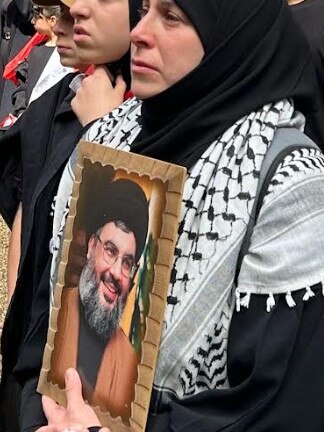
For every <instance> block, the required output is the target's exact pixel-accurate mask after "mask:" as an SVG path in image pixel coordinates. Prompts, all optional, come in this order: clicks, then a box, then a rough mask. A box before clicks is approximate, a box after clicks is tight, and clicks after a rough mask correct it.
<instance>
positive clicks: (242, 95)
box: [132, 0, 314, 168]
mask: <svg viewBox="0 0 324 432" xmlns="http://www.w3.org/2000/svg"><path fill="white" fill-rule="evenodd" d="M175 3H176V4H177V5H178V6H179V7H180V8H181V9H182V10H183V11H184V12H185V13H186V14H187V16H188V17H189V18H190V19H191V21H192V23H193V25H194V26H195V28H196V30H197V33H198V35H199V36H200V39H201V41H202V44H203V46H204V49H205V56H204V59H203V60H202V62H201V63H200V65H199V66H198V67H197V68H195V69H194V70H193V71H192V72H190V73H189V74H188V75H187V76H185V77H184V78H183V79H181V80H180V81H179V82H178V83H176V84H175V85H173V86H172V87H170V88H169V89H167V90H165V91H163V92H162V93H160V94H158V95H157V96H154V97H151V98H149V99H146V100H144V101H143V107H142V120H141V121H142V132H141V134H140V136H139V137H138V139H137V140H136V142H135V143H134V144H133V146H132V151H134V152H137V153H141V154H145V155H148V156H152V157H155V158H158V159H162V160H165V161H169V162H173V163H178V164H180V165H184V166H186V167H187V168H190V167H191V166H192V165H193V164H194V163H195V162H196V161H197V160H198V159H199V157H200V156H201V155H202V154H203V152H204V151H205V150H206V149H207V148H208V146H209V145H210V144H211V143H212V142H213V141H214V140H215V139H216V138H217V137H218V136H220V135H221V134H222V133H223V132H225V131H226V130H227V129H228V128H229V127H230V126H231V125H232V124H233V123H234V122H235V121H237V120H238V119H239V118H241V117H242V116H244V115H247V114H249V113H250V112H252V111H254V110H257V109H258V108H260V107H262V106H263V105H264V104H266V103H270V102H276V101H278V100H280V99H282V98H286V97H293V98H294V101H295V104H296V107H297V109H300V110H301V111H302V112H303V113H304V114H307V113H308V112H310V111H311V110H312V109H313V99H312V97H313V96H312V95H313V89H312V82H313V81H312V77H313V73H314V71H313V68H312V65H311V62H310V52H309V47H308V44H307V42H306V39H305V37H304V35H303V34H302V32H301V31H300V30H299V28H298V27H297V26H296V24H295V22H294V20H293V18H292V16H291V11H290V10H289V7H288V6H287V4H286V1H283V0H244V1H242V0H204V1H203V2H202V1H201V0H175ZM184 51H185V49H184Z"/></svg>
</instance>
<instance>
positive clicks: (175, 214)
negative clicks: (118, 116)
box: [37, 141, 186, 432]
mask: <svg viewBox="0 0 324 432" xmlns="http://www.w3.org/2000/svg"><path fill="white" fill-rule="evenodd" d="M84 158H87V159H90V160H91V162H92V163H94V162H100V163H101V164H102V166H105V165H112V166H113V167H114V168H115V170H118V169H123V170H125V171H126V172H127V173H128V174H131V173H135V174H137V175H139V176H143V175H147V176H148V177H149V178H150V179H151V180H155V179H158V180H162V182H164V183H165V182H168V188H167V192H166V196H165V198H166V205H165V209H164V211H163V214H162V229H161V235H160V237H159V239H158V252H157V258H156V263H155V265H154V281H153V286H152V291H151V293H150V309H149V314H148V316H147V318H146V325H147V327H146V332H145V337H144V339H143V341H142V358H141V362H140V363H139V365H138V378H137V382H136V384H135V398H134V401H133V402H132V408H131V417H130V427H129V426H127V425H125V424H124V423H123V422H122V420H121V418H120V417H118V418H113V417H111V416H110V415H109V413H107V412H102V411H101V410H100V409H99V408H98V407H94V409H95V411H96V413H97V415H98V417H99V419H100V421H101V423H102V425H103V426H107V427H109V428H110V429H111V432H124V431H125V432H126V431H130V430H132V431H134V432H143V431H145V426H146V422H147V416H148V410H149V404H150V398H151V391H152V386H153V378H154V372H155V367H156V362H157V357H158V349H159V343H160V338H161V332H162V325H163V317H164V309H165V304H166V297H167V290H168V285H169V280H170V274H171V269H172V264H173V254H174V248H175V242H176V239H177V231H178V220H179V214H180V208H181V198H182V192H183V187H184V182H185V179H186V169H185V168H184V167H180V166H177V165H173V164H169V163H166V162H162V161H159V160H156V159H152V158H149V157H145V156H141V155H137V154H134V153H130V152H125V151H121V150H115V149H111V148H109V147H104V146H101V145H98V144H94V143H90V142H87V141H80V143H79V153H78V161H77V167H76V173H75V182H74V185H73V192H72V200H71V205H70V210H69V215H68V217H67V223H66V229H65V235H64V240H63V247H62V255H61V262H60V264H59V269H58V278H57V283H56V286H55V294H54V305H53V308H52V311H51V316H50V325H49V329H48V334H47V343H46V346H45V350H44V355H43V365H42V369H41V373H40V378H39V382H38V388H37V390H38V391H39V392H40V393H42V394H46V395H47V396H49V397H51V398H52V399H54V400H56V401H57V402H58V403H60V404H61V405H66V396H65V391H64V390H62V389H60V388H59V387H58V385H57V384H53V383H52V382H50V381H48V372H49V370H50V360H51V354H52V351H53V349H54V338H55V333H56V331H57V318H58V312H59V310H60V307H61V294H62V289H63V286H64V279H65V271H66V266H67V263H68V256H69V250H70V245H71V242H72V237H73V235H72V233H73V224H74V219H75V216H76V206H77V201H78V198H79V188H80V183H81V179H82V170H83V160H84Z"/></svg>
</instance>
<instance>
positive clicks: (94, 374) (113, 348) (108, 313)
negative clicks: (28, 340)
mask: <svg viewBox="0 0 324 432" xmlns="http://www.w3.org/2000/svg"><path fill="white" fill-rule="evenodd" d="M93 146H95V148H96V147H100V146H98V145H95V144H89V145H88V146H81V152H82V149H83V153H82V155H81V156H80V166H79V168H80V170H79V173H78V175H77V178H76V181H75V187H74V191H73V197H74V198H75V206H74V205H73V203H72V205H71V207H70V214H69V216H68V222H69V223H67V228H66V231H67V232H66V233H65V238H67V239H68V238H69V232H68V231H69V230H70V231H71V233H70V234H71V239H70V241H68V242H66V243H67V244H68V248H67V249H68V250H67V251H66V252H67V263H66V265H63V264H62V266H60V267H61V268H60V267H59V272H61V273H62V271H63V278H62V279H63V284H62V289H60V288H59V286H57V287H56V288H55V291H56V292H55V302H54V308H53V312H54V313H53V314H52V320H51V324H52V329H53V330H55V331H50V332H49V343H48V345H47V348H46V350H45V355H44V363H46V365H45V366H47V367H43V370H44V371H46V377H45V383H44V379H43V380H42V382H40V387H41V390H42V393H45V394H47V393H48V392H47V391H46V388H47V387H52V388H51V391H50V395H51V396H52V397H53V391H54V393H55V390H57V392H58V393H59V392H60V391H64V374H65V371H66V370H67V369H68V368H70V367H73V368H76V369H77V371H78V372H79V374H80V377H81V380H82V385H83V392H84V394H83V396H84V398H85V399H86V400H87V402H88V403H89V404H90V405H91V406H93V407H96V408H98V410H99V411H100V412H101V413H108V417H109V418H110V419H112V420H115V421H116V422H117V423H116V424H118V423H122V424H123V425H125V426H130V425H131V424H132V420H133V422H135V418H136V415H135V411H136V393H138V395H137V396H138V397H137V399H138V400H139V405H141V409H143V408H144V409H145V410H146V409H148V406H143V405H145V404H146V403H145V400H144V402H143V396H142V393H143V392H142V391H141V388H140V387H141V385H142V386H143V385H144V387H146V388H147V386H148V385H149V386H152V382H151V381H152V379H153V372H154V366H155V365H154V362H155V361H156V358H157V355H158V344H159V337H160V333H161V328H162V327H161V326H162V324H163V310H164V303H165V298H166V293H167V287H168V280H169V273H170V268H171V263H172V257H173V253H174V237H175V234H176V229H175V228H177V223H178V222H177V220H178V211H179V208H180V201H181V192H182V191H181V190H178V191H177V190H175V188H174V185H175V182H174V181H172V180H174V175H175V173H176V172H177V174H176V177H177V176H179V175H180V178H181V179H182V180H180V182H179V181H178V184H179V186H180V189H181V185H182V183H183V178H184V170H183V169H181V168H179V170H175V171H174V170H170V169H169V170H165V168H166V167H162V168H164V169H162V170H161V166H160V169H159V170H158V171H159V175H152V173H151V175H149V174H148V173H145V170H144V172H135V171H134V170H132V169H131V167H124V166H123V165H124V163H122V164H121V163H120V162H119V163H116V161H115V163H114V164H109V163H108V164H104V163H103V162H102V161H101V162H99V161H97V160H93V159H94V158H93V157H92V158H91V159H90V158H89V157H87V153H88V151H89V147H90V148H91V147H93ZM98 150H99V149H97V148H96V151H98ZM106 152H107V149H105V157H107V154H106ZM113 152H116V150H114V151H113ZM117 152H118V151H117ZM118 153H123V152H118ZM90 154H91V153H90ZM102 156H103V155H102ZM119 156H120V157H121V160H123V158H124V157H126V155H123V154H121V155H119ZM134 156H136V159H138V158H139V159H149V158H145V157H143V156H138V155H134ZM126 159H128V157H127V158H126ZM151 161H152V160H150V162H151ZM144 162H145V161H142V163H143V164H144V165H145V163H144ZM132 163H134V160H133V162H131V163H130V165H132ZM156 164H158V165H161V164H162V165H168V164H165V163H163V162H160V161H155V163H154V169H153V171H155V172H157V170H156ZM137 166H138V161H137ZM176 168H178V167H176ZM161 172H165V173H168V172H169V174H168V175H166V178H163V177H164V175H163V176H161ZM171 172H173V174H171V178H168V176H170V173H171ZM171 207H172V208H171ZM174 212H175V213H176V214H174ZM171 220H173V222H174V225H173V226H172V224H170V222H171ZM63 255H64V251H62V257H63ZM62 261H63V262H64V259H63V260H62ZM63 268H64V270H62V269H63ZM58 279H59V278H58ZM58 285H59V284H58ZM58 292H60V296H59V297H60V298H58ZM55 309H56V310H55ZM55 312H57V313H55ZM53 316H54V318H53ZM53 320H54V321H55V322H53ZM51 341H52V343H51ZM51 346H52V349H51V348H49V347H51ZM152 348H153V351H152ZM145 352H146V353H147V355H146V356H145ZM152 353H153V355H152ZM145 357H147V358H145ZM149 363H151V364H149ZM43 366H44V365H43ZM140 366H142V372H143V371H144V370H145V373H144V376H143V373H140ZM148 367H149V368H148ZM140 375H141V377H140ZM139 378H140V379H139ZM140 381H143V382H142V383H141V382H140ZM44 387H45V392H44ZM147 393H149V392H147ZM56 399H57V400H58V401H59V400H60V397H57V398H56ZM144 399H145V398H144ZM148 400H149V399H148ZM107 426H110V427H111V426H112V424H111V423H110V421H109V420H108V424H107ZM116 430H117V429H116ZM139 430H141V429H139Z"/></svg>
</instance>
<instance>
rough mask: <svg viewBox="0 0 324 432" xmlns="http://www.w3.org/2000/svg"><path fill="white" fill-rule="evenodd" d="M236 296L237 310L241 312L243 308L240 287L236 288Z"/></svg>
mask: <svg viewBox="0 0 324 432" xmlns="http://www.w3.org/2000/svg"><path fill="white" fill-rule="evenodd" d="M235 297H236V312H240V310H241V293H240V290H239V289H238V288H236V290H235Z"/></svg>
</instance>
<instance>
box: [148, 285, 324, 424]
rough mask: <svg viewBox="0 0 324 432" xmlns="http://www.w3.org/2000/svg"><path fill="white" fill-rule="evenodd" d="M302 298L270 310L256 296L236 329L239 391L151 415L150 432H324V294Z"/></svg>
mask: <svg viewBox="0 0 324 432" xmlns="http://www.w3.org/2000/svg"><path fill="white" fill-rule="evenodd" d="M319 289H321V288H319ZM302 297H303V293H302V292H298V293H296V297H295V301H296V305H297V306H296V308H295V309H290V308H289V307H287V304H286V301H285V296H284V295H281V299H280V301H278V303H277V304H276V307H275V308H274V309H273V310H272V311H271V312H270V313H267V312H265V310H264V307H265V306H264V298H263V296H252V302H251V303H250V306H249V309H248V310H245V311H241V312H239V313H237V312H236V313H234V316H233V318H232V322H231V326H230V333H229V346H228V377H229V381H230V385H231V386H233V388H230V389H226V390H219V389H218V390H210V391H204V392H202V393H200V394H198V395H196V396H194V397H190V398H188V399H185V400H183V401H174V402H172V403H170V405H169V407H168V411H167V412H165V413H163V414H161V415H158V416H156V417H153V416H152V417H150V418H149V422H148V427H147V431H149V432H160V431H170V432H171V431H172V432H198V431H203V432H218V431H222V432H223V431H224V432H225V431H226V432H245V431H246V432H260V431H262V432H305V431H307V432H320V431H322V430H323V429H324V401H323V397H322V395H323V388H324V346H323V338H324V326H323V314H324V297H323V296H321V293H320V292H318V291H316V296H315V297H314V298H312V299H311V300H310V301H308V302H305V301H303V299H302ZM261 341H262V342H261ZM287 341H289V343H287ZM292 413H294V415H292Z"/></svg>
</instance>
